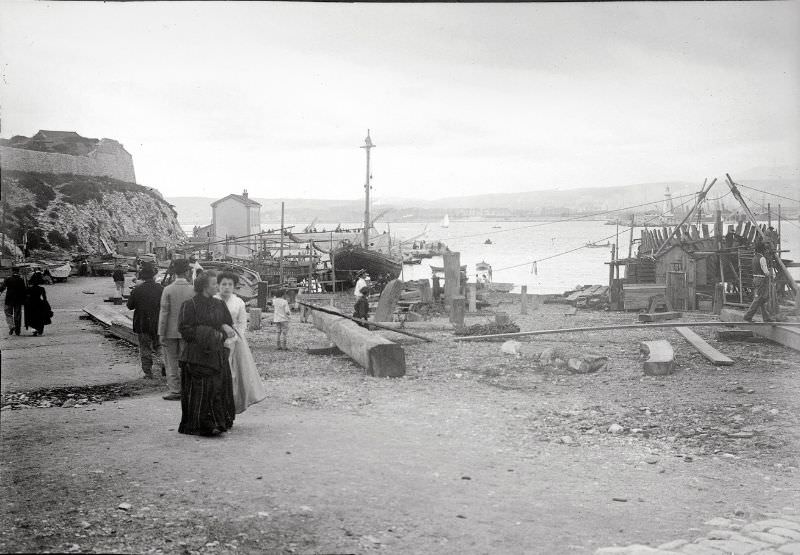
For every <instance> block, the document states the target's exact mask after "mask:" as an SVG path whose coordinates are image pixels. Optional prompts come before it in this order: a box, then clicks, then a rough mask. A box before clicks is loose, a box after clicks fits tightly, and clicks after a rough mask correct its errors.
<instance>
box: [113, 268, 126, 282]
mask: <svg viewBox="0 0 800 555" xmlns="http://www.w3.org/2000/svg"><path fill="white" fill-rule="evenodd" d="M111 278H112V279H113V280H114V281H125V273H124V272H123V271H122V270H120V269H116V270H114V273H113V274H111Z"/></svg>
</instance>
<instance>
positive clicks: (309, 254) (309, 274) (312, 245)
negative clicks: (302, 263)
mask: <svg viewBox="0 0 800 555" xmlns="http://www.w3.org/2000/svg"><path fill="white" fill-rule="evenodd" d="M313 250H314V241H313V239H312V240H311V241H309V242H308V287H307V288H306V290H307V291H308V292H309V293H311V280H312V279H313V273H312V272H311V252H312V251H313ZM331 260H333V257H332V256H331ZM281 261H283V258H281ZM281 264H283V262H281ZM281 271H282V270H281ZM281 281H283V274H281ZM333 283H336V276H335V275H334V278H333ZM323 292H324V291H323ZM335 292H336V291H335V290H334V293H335Z"/></svg>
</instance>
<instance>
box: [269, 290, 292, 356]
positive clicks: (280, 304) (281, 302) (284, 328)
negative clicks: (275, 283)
mask: <svg viewBox="0 0 800 555" xmlns="http://www.w3.org/2000/svg"><path fill="white" fill-rule="evenodd" d="M287 297H288V293H287V292H286V291H285V290H283V289H275V290H274V291H273V292H272V324H273V325H274V326H275V327H276V328H278V338H277V346H278V350H279V351H288V350H289V348H288V347H287V346H286V343H287V341H288V336H289V318H290V316H291V313H292V309H291V307H290V306H289V301H288V299H287Z"/></svg>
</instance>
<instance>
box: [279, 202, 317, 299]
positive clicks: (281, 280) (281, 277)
mask: <svg viewBox="0 0 800 555" xmlns="http://www.w3.org/2000/svg"><path fill="white" fill-rule="evenodd" d="M278 281H280V283H281V285H282V284H283V202H281V252H280V257H279V258H278ZM308 285H309V287H310V286H311V283H310V282H309V284H308Z"/></svg>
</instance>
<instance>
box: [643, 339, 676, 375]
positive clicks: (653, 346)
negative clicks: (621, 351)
mask: <svg viewBox="0 0 800 555" xmlns="http://www.w3.org/2000/svg"><path fill="white" fill-rule="evenodd" d="M639 351H641V353H642V354H644V355H647V357H648V358H647V360H645V361H644V373H645V374H646V375H648V376H665V375H667V374H672V373H673V372H674V371H675V353H674V352H673V351H672V345H670V344H669V341H666V340H664V339H659V340H658V341H642V342H641V343H640V344H639Z"/></svg>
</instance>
